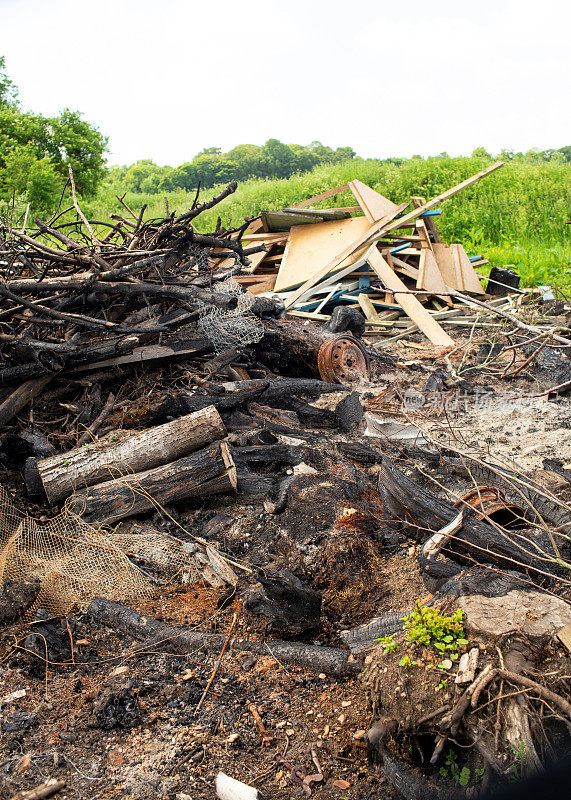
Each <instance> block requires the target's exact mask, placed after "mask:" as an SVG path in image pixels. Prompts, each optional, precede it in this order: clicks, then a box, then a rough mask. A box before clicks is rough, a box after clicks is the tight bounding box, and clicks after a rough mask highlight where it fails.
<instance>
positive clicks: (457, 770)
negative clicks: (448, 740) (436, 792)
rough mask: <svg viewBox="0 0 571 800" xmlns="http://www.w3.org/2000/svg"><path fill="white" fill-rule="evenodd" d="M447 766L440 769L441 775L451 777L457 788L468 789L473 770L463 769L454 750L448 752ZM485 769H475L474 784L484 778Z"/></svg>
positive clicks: (464, 767)
mask: <svg viewBox="0 0 571 800" xmlns="http://www.w3.org/2000/svg"><path fill="white" fill-rule="evenodd" d="M445 763H446V766H445V767H440V770H439V772H440V774H441V775H442V777H443V778H448V777H450V778H451V779H452V780H453V781H454V783H455V784H456V785H457V786H462V787H466V786H468V784H469V783H470V775H471V770H470V767H466V766H463V767H461V766H460V764H459V763H458V756H457V755H456V753H455V752H454V750H452V749H450V750H448V753H447V754H446V762H445ZM484 772H485V770H484V769H475V770H474V778H473V780H474V782H475V783H478V782H480V781H481V780H482V778H483V777H484Z"/></svg>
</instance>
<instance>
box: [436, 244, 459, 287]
mask: <svg viewBox="0 0 571 800" xmlns="http://www.w3.org/2000/svg"><path fill="white" fill-rule="evenodd" d="M432 251H433V253H434V257H435V259H436V263H437V264H438V271H439V272H440V274H441V275H442V280H443V281H444V283H445V284H446V286H448V287H449V288H451V289H456V290H458V291H462V290H461V288H460V287H459V286H458V274H457V271H456V265H455V263H454V255H453V253H452V251H451V249H450V245H448V244H444V243H443V242H434V243H433V245H432Z"/></svg>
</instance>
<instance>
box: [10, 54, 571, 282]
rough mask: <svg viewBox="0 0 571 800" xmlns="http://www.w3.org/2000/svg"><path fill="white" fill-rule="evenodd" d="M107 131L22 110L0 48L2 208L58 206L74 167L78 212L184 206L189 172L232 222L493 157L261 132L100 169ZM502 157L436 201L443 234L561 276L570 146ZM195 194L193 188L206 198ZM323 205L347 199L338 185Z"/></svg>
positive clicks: (569, 246)
mask: <svg viewBox="0 0 571 800" xmlns="http://www.w3.org/2000/svg"><path fill="white" fill-rule="evenodd" d="M106 147H107V139H106V138H105V137H104V136H103V135H102V134H101V133H100V132H99V131H98V130H97V129H96V128H95V127H93V126H92V125H90V124H89V123H87V122H85V121H84V120H83V119H82V118H81V115H80V114H79V113H78V112H77V111H70V110H69V109H67V110H65V111H63V112H62V113H61V114H60V115H59V116H58V117H53V118H47V117H43V116H41V115H38V114H33V113H30V112H25V111H23V110H22V109H21V107H20V105H19V102H18V92H17V89H16V87H15V85H14V83H13V81H11V80H10V78H9V77H8V75H7V74H6V70H5V63H4V59H3V58H2V57H0V211H1V206H2V201H4V204H6V203H11V202H12V201H15V215H14V218H15V219H16V220H17V219H18V218H20V212H21V211H22V210H23V209H25V206H26V203H28V202H29V203H30V205H31V212H32V217H31V218H33V214H35V213H39V214H40V215H47V216H49V214H50V213H51V212H53V211H54V210H55V208H56V207H57V205H58V203H59V200H60V196H61V192H62V189H63V186H64V184H65V181H66V180H67V176H68V169H67V165H68V163H70V164H71V166H72V168H73V172H74V177H75V182H76V186H77V190H78V193H79V195H80V197H81V199H82V203H83V205H84V209H85V210H86V212H87V214H88V216H90V217H91V218H92V219H93V218H99V219H107V218H108V215H109V213H111V212H117V211H118V210H119V209H120V206H119V203H118V201H117V198H116V195H124V194H125V193H126V194H125V201H126V202H127V203H128V204H129V205H130V207H131V208H133V209H134V210H135V211H139V210H140V209H141V208H142V206H143V205H146V206H147V207H148V208H147V213H146V218H147V219H148V218H152V217H164V216H165V215H166V214H167V213H171V212H173V211H176V210H178V211H179V212H181V211H183V210H185V209H188V208H189V206H190V205H191V204H192V200H193V197H194V192H195V190H196V186H197V184H198V181H199V180H200V181H201V185H202V187H204V188H206V189H207V194H208V195H211V194H213V193H216V192H217V191H219V189H220V188H222V186H223V185H225V184H226V183H228V182H229V181H230V180H237V181H239V186H238V191H237V192H236V193H235V194H233V195H232V196H231V197H229V198H227V199H226V200H225V201H224V203H223V204H222V205H220V206H219V207H216V208H213V209H211V210H210V211H209V212H205V213H203V214H201V215H200V222H199V224H200V229H201V231H207V230H214V228H215V227H216V221H217V218H218V215H219V214H221V215H222V221H223V223H224V224H228V223H231V224H234V225H239V224H240V223H241V222H242V221H243V219H244V218H245V217H251V216H255V215H256V214H258V213H259V212H260V211H261V210H263V209H268V210H275V209H280V208H284V207H286V206H288V205H291V204H293V203H296V202H299V201H300V200H303V199H304V198H307V197H309V196H311V195H314V194H318V193H320V192H322V191H324V190H326V189H331V188H334V187H336V186H339V185H343V184H345V183H347V182H348V181H349V180H351V179H352V178H358V179H359V180H361V181H363V182H364V183H367V184H368V185H370V186H372V187H373V188H374V189H376V190H377V191H379V192H381V193H382V194H384V195H386V196H387V197H389V198H390V199H391V200H393V201H394V202H403V201H405V200H406V201H408V200H409V199H410V197H411V195H420V196H424V197H426V198H430V197H433V196H435V195H437V194H439V193H440V192H442V191H444V190H445V189H448V188H449V187H451V186H453V185H454V184H456V183H459V182H460V181H462V180H464V179H466V178H467V177H469V176H470V175H473V174H474V173H475V172H478V171H479V170H480V169H482V168H483V167H485V166H487V165H489V164H490V163H491V162H492V160H493V158H495V157H492V156H491V155H490V154H489V153H488V152H486V150H484V149H483V148H477V149H476V150H474V152H473V153H472V155H471V156H467V157H458V158H452V157H450V156H448V155H447V154H446V153H440V154H439V155H438V156H434V157H430V158H427V159H424V158H422V157H421V156H413V157H412V158H409V159H403V158H390V159H385V160H378V159H361V158H356V157H355V153H354V151H353V150H352V148H350V147H341V148H337V149H336V150H333V149H332V148H330V147H326V146H325V145H322V144H321V143H320V142H312V143H311V144H310V145H308V146H306V147H304V146H301V145H286V144H284V143H283V142H280V141H279V140H277V139H270V140H268V141H267V142H266V144H265V145H264V146H263V147H258V146H256V145H249V144H243V145H238V146H237V147H234V148H233V149H232V150H230V151H228V152H227V153H222V152H221V151H220V149H219V148H214V147H211V148H206V149H205V150H203V151H202V152H201V153H199V154H198V155H197V156H195V157H194V158H193V159H192V161H189V162H188V163H187V164H182V165H181V166H179V167H161V166H157V165H156V164H153V162H152V161H149V160H145V161H140V162H137V164H133V165H130V166H124V167H113V168H110V169H109V170H106V167H105V159H104V156H105V150H106ZM498 158H501V159H502V160H504V161H505V162H506V166H505V167H504V168H503V169H501V170H499V171H497V172H495V173H494V174H493V175H492V176H490V177H489V178H486V179H485V180H484V181H482V182H481V183H478V184H476V185H475V186H473V187H471V188H470V189H468V190H467V191H464V192H461V193H460V194H458V195H457V196H456V197H454V198H453V199H452V200H451V201H450V202H448V203H446V204H444V206H443V209H442V211H443V213H442V215H441V216H439V217H438V218H437V220H436V221H437V224H438V229H439V231H440V233H441V235H442V238H443V239H444V241H447V242H454V241H458V242H462V243H463V244H464V246H465V247H466V250H467V251H468V253H469V254H470V255H484V256H485V257H486V258H488V259H489V261H490V263H491V264H492V265H496V266H513V268H514V269H516V270H517V271H518V272H519V273H520V275H521V276H522V280H523V283H524V285H533V284H538V283H552V284H553V285H556V286H571V225H566V223H567V222H568V221H569V220H571V145H570V146H567V147H561V148H560V149H559V150H543V151H539V150H530V151H528V152H527V153H514V152H511V151H502V152H501V153H500V154H499V155H498ZM204 194H205V193H203V197H204ZM320 205H321V206H322V207H330V206H349V205H355V200H354V198H353V195H352V194H351V193H350V192H349V191H346V192H343V193H342V194H339V195H337V196H335V197H332V198H329V199H328V200H325V201H323V202H322V203H321V204H320Z"/></svg>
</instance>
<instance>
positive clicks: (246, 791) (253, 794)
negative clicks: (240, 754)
mask: <svg viewBox="0 0 571 800" xmlns="http://www.w3.org/2000/svg"><path fill="white" fill-rule="evenodd" d="M216 795H217V797H219V798H220V800H258V798H259V795H258V790H257V789H254V787H253V786H248V785H247V784H246V783H242V782H241V781H237V780H235V779H234V778H231V777H230V776H229V775H226V774H225V773H224V772H219V773H218V775H217V776H216Z"/></svg>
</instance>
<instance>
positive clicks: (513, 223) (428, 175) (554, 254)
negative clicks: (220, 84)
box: [87, 157, 571, 287]
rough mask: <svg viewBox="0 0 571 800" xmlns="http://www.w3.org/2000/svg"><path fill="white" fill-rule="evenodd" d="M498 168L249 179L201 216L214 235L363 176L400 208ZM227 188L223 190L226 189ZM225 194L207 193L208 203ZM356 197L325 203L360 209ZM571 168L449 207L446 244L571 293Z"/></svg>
mask: <svg viewBox="0 0 571 800" xmlns="http://www.w3.org/2000/svg"><path fill="white" fill-rule="evenodd" d="M489 163H490V162H488V161H486V160H483V159H480V158H473V157H470V158H468V157H466V158H448V157H446V158H433V159H428V160H423V159H420V158H418V159H409V160H407V161H404V162H403V163H402V164H401V165H400V166H395V165H394V164H387V163H381V162H379V161H376V160H373V159H371V160H363V159H354V160H353V161H348V162H345V163H342V164H336V165H331V166H320V167H317V168H315V169H314V170H313V171H312V172H309V173H305V174H302V175H296V176H294V177H292V178H289V179H287V180H267V181H254V180H251V181H246V182H244V183H242V184H240V185H239V187H238V190H237V192H236V193H235V194H234V195H232V196H231V197H229V198H227V199H226V200H225V201H224V202H223V203H222V204H220V205H219V206H217V208H215V209H212V210H211V211H208V212H205V213H204V214H202V215H201V216H200V218H199V223H200V224H199V228H200V230H201V231H203V232H204V231H207V230H213V229H214V228H215V227H216V220H217V217H218V215H220V216H221V217H222V221H223V223H224V224H228V223H229V221H231V224H232V225H234V226H237V225H239V224H240V223H241V222H242V221H243V219H244V217H247V216H253V215H256V214H258V213H259V212H260V211H261V210H262V209H268V210H275V209H280V208H284V207H286V206H288V205H291V204H293V203H295V202H298V201H301V200H303V199H304V198H306V197H309V196H311V195H313V194H318V193H319V192H321V191H324V190H325V189H330V188H333V187H335V186H339V185H342V184H344V183H347V181H349V180H351V179H352V178H358V179H359V180H361V181H363V182H364V183H367V184H369V185H370V186H372V187H373V188H374V189H376V190H378V191H379V192H381V193H382V194H384V195H386V196H387V197H389V198H390V199H391V200H393V201H395V202H402V201H404V200H408V199H409V198H410V196H411V195H421V196H423V197H426V198H430V197H433V196H435V195H438V194H440V192H442V191H444V190H445V189H447V188H449V187H451V186H453V185H454V184H456V183H459V182H460V181H462V180H464V179H466V178H468V177H469V176H470V175H472V174H474V173H476V172H478V171H479V170H481V169H482V168H483V167H485V166H488V165H489ZM220 188H221V187H220ZM217 191H219V188H215V189H214V190H210V191H209V192H208V193H205V194H204V195H203V197H202V198H201V199H202V200H206V199H208V197H209V196H211V194H215V193H216V192H217ZM192 200H193V194H192V193H186V192H184V191H177V192H171V193H169V194H168V195H166V200H165V196H164V195H157V194H154V195H145V194H128V195H127V196H126V197H125V201H126V202H127V203H128V204H129V205H130V206H131V208H133V209H134V210H136V211H137V210H139V209H140V208H141V206H142V205H143V204H144V203H146V204H147V205H148V210H147V213H146V218H147V219H148V218H151V217H164V216H165V214H166V202H168V209H169V212H172V211H177V212H179V213H182V212H183V211H185V210H187V209H188V208H189V207H190V205H191V204H192ZM354 204H355V201H354V199H353V196H352V195H351V193H350V192H346V193H343V194H339V195H337V196H336V197H333V198H330V199H329V200H327V201H325V202H324V203H322V206H324V207H330V206H333V205H337V206H345V205H354ZM87 206H88V210H89V214H90V216H91V218H99V219H105V218H107V216H108V214H109V213H110V212H117V211H118V210H119V208H120V206H119V203H118V202H117V199H116V198H115V195H114V194H113V193H112V192H110V191H109V190H106V191H103V192H102V193H101V194H100V195H99V197H98V198H97V199H96V200H94V201H92V202H90V203H88V204H87ZM568 220H571V164H556V163H550V162H546V163H541V164H529V163H526V162H524V161H510V162H507V163H506V165H505V166H504V167H503V168H502V169H500V170H499V171H497V172H495V173H494V174H493V175H491V176H490V177H489V178H485V179H484V180H483V181H481V182H479V183H477V184H476V185H475V186H472V187H470V188H469V189H467V190H465V191H464V192H461V193H460V194H458V195H457V196H456V197H454V198H453V199H452V200H450V201H448V202H447V203H445V204H444V206H443V213H442V215H441V216H439V217H438V218H437V219H436V222H437V225H438V228H439V231H440V233H441V235H442V238H443V239H444V241H448V242H453V241H459V242H462V243H463V244H464V246H465V248H466V250H467V251H468V253H469V254H470V255H480V254H481V255H484V256H485V257H486V258H488V259H489V261H490V263H491V264H492V265H496V266H509V265H512V266H513V267H514V268H515V269H516V270H517V271H518V272H519V273H520V274H521V276H522V280H523V283H524V284H525V285H533V284H541V283H551V284H553V285H557V286H562V287H571V225H567V224H566V222H567V221H568Z"/></svg>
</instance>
